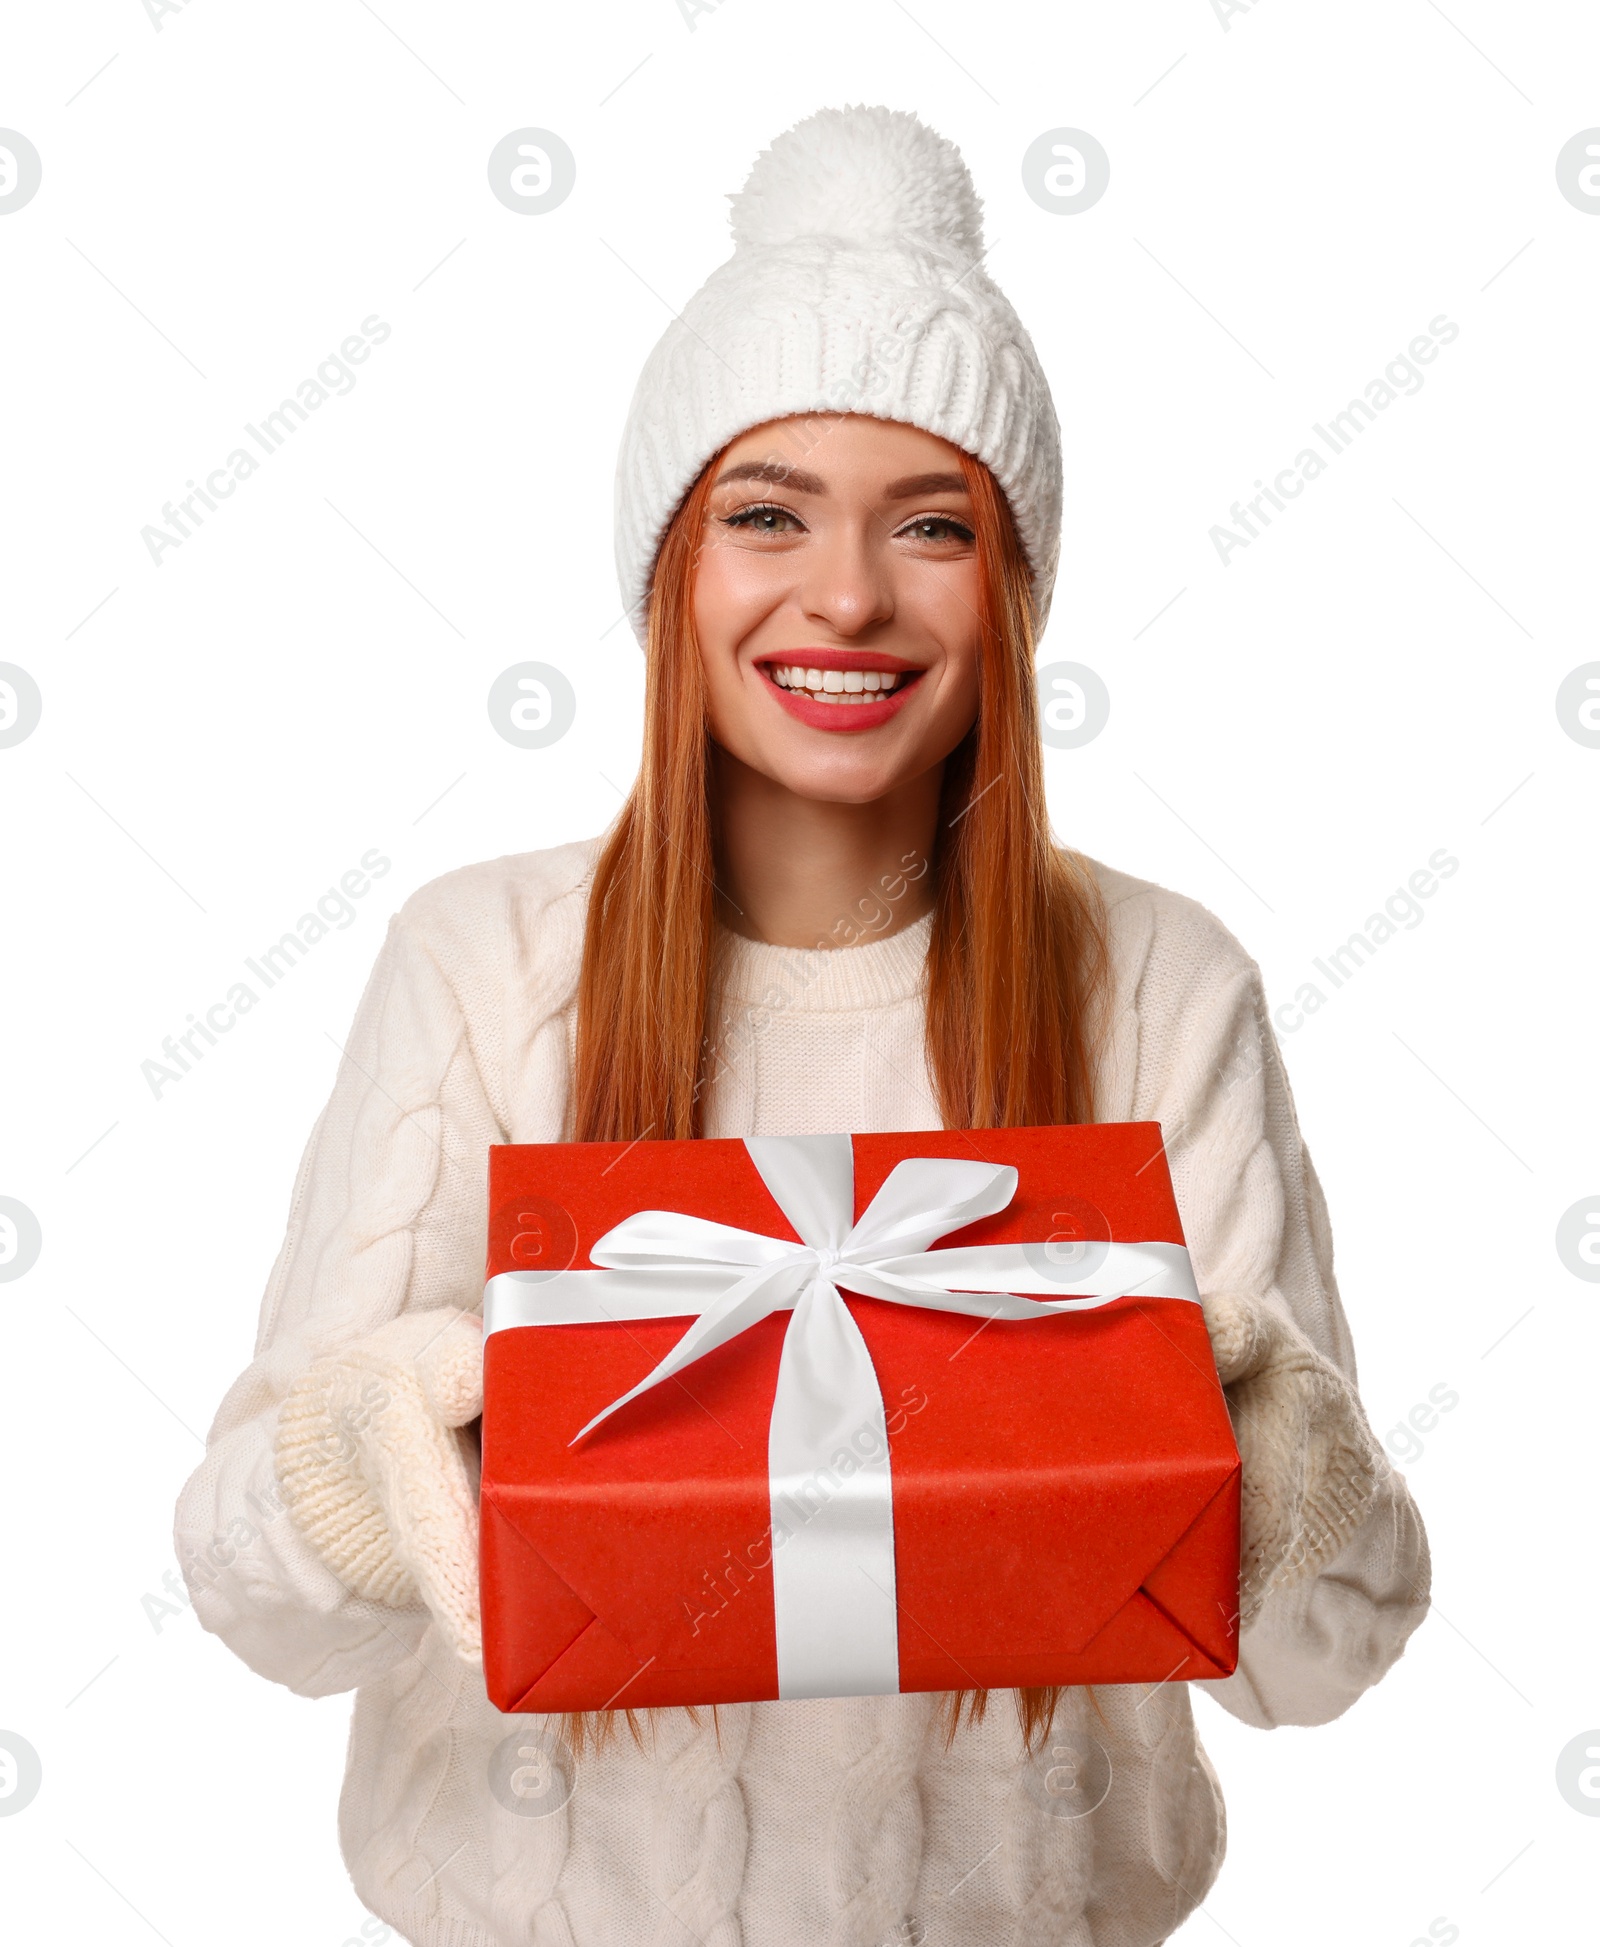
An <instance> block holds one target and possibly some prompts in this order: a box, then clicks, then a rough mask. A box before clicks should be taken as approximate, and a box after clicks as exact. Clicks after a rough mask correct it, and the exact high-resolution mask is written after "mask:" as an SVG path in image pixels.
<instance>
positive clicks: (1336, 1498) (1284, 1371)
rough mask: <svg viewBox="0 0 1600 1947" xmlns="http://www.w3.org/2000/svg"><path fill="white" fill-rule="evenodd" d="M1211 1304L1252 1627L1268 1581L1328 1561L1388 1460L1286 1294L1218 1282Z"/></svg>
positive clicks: (1243, 1588) (1242, 1606)
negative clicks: (1233, 1450)
mask: <svg viewBox="0 0 1600 1947" xmlns="http://www.w3.org/2000/svg"><path fill="white" fill-rule="evenodd" d="M1205 1315H1206V1327H1207V1329H1208V1331H1209V1332H1210V1334H1211V1349H1212V1352H1213V1354H1214V1355H1215V1357H1216V1361H1217V1376H1218V1377H1219V1378H1220V1379H1221V1381H1222V1385H1223V1394H1224V1397H1225V1398H1226V1400H1227V1402H1228V1412H1229V1414H1230V1415H1231V1417H1232V1420H1233V1432H1234V1438H1235V1439H1236V1440H1237V1441H1238V1444H1239V1458H1240V1460H1241V1462H1242V1463H1243V1493H1242V1508H1241V1533H1240V1572H1239V1621H1240V1626H1241V1628H1242V1627H1244V1626H1245V1625H1247V1624H1249V1623H1250V1622H1251V1621H1252V1620H1253V1619H1254V1617H1255V1616H1256V1614H1257V1613H1258V1611H1259V1610H1260V1608H1261V1604H1262V1602H1263V1600H1264V1599H1265V1597H1266V1594H1267V1591H1268V1590H1269V1589H1271V1588H1274V1587H1279V1586H1287V1585H1289V1584H1291V1583H1296V1582H1301V1581H1305V1580H1307V1579H1309V1578H1310V1577H1311V1576H1313V1575H1316V1574H1318V1573H1319V1572H1320V1571H1321V1570H1322V1569H1324V1568H1326V1566H1327V1565H1328V1563H1329V1562H1331V1561H1332V1560H1333V1558H1334V1556H1335V1555H1337V1554H1338V1553H1339V1551H1340V1549H1341V1548H1342V1547H1343V1546H1344V1544H1345V1542H1346V1541H1347V1540H1348V1539H1349V1538H1350V1536H1351V1535H1352V1534H1354V1532H1355V1531H1356V1529H1357V1528H1358V1527H1359V1526H1360V1525H1361V1522H1362V1520H1363V1518H1364V1517H1365V1515H1366V1513H1367V1510H1368V1509H1369V1508H1370V1507H1371V1505H1372V1501H1373V1497H1374V1496H1375V1494H1376V1493H1377V1490H1378V1486H1379V1483H1380V1481H1381V1479H1382V1477H1383V1475H1384V1474H1385V1473H1386V1472H1387V1470H1388V1464H1389V1463H1388V1461H1387V1460H1386V1459H1385V1457H1384V1453H1383V1449H1382V1448H1381V1447H1380V1446H1379V1445H1378V1442H1377V1440H1376V1439H1375V1438H1374V1437H1373V1433H1372V1429H1371V1428H1370V1427H1369V1426H1368V1425H1367V1416H1366V1414H1365V1413H1364V1412H1363V1411H1362V1408H1361V1401H1360V1399H1359V1398H1358V1397H1357V1394H1356V1390H1355V1388H1354V1387H1353V1386H1352V1385H1351V1384H1350V1381H1349V1380H1348V1379H1346V1378H1345V1376H1344V1374H1343V1373H1342V1372H1340V1371H1339V1369H1338V1367H1337V1366H1335V1365H1333V1364H1332V1362H1331V1361H1330V1360H1328V1359H1325V1358H1324V1357H1323V1355H1322V1354H1321V1353H1320V1352H1319V1351H1318V1350H1317V1349H1316V1347H1315V1346H1314V1345H1313V1344H1312V1343H1311V1341H1310V1340H1309V1339H1308V1338H1307V1337H1306V1336H1305V1334H1304V1333H1303V1332H1302V1331H1301V1330H1300V1328H1299V1327H1298V1326H1297V1325H1295V1324H1294V1322H1293V1321H1292V1320H1291V1319H1289V1318H1286V1317H1285V1316H1284V1314H1283V1313H1282V1312H1281V1311H1279V1310H1278V1309H1277V1307H1276V1306H1274V1305H1272V1304H1270V1303H1269V1302H1267V1301H1266V1300H1265V1299H1261V1298H1239V1297H1235V1296H1233V1295H1231V1294H1226V1293H1224V1294H1215V1295H1212V1296H1208V1297H1207V1298H1206V1300H1205Z"/></svg>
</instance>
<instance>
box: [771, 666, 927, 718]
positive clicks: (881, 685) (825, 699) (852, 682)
mask: <svg viewBox="0 0 1600 1947" xmlns="http://www.w3.org/2000/svg"><path fill="white" fill-rule="evenodd" d="M762 669H763V671H764V672H765V674H766V675H767V677H768V679H769V680H770V681H771V682H772V683H773V684H774V685H775V686H776V687H777V688H778V689H780V690H786V691H788V692H789V693H790V694H791V695H793V696H795V697H796V698H804V699H805V700H806V701H807V702H811V703H823V704H837V705H838V706H839V707H841V708H843V709H849V708H851V707H855V708H860V707H861V706H863V705H865V704H870V703H882V702H885V701H886V700H887V699H888V698H889V697H891V696H894V695H896V694H898V693H899V692H900V691H902V690H905V689H909V688H910V686H911V685H912V684H913V683H914V682H915V681H916V680H917V678H918V677H919V676H920V675H921V674H922V671H921V670H920V669H823V668H819V667H818V666H817V665H815V664H812V663H763V664H762Z"/></svg>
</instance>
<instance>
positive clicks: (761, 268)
mask: <svg viewBox="0 0 1600 1947" xmlns="http://www.w3.org/2000/svg"><path fill="white" fill-rule="evenodd" d="M730 200H731V202H732V205H733V212H732V226H733V239H734V251H733V255H732V256H731V257H730V258H729V259H728V261H727V262H726V263H725V264H723V265H722V266H721V267H720V268H719V269H717V270H715V271H714V272H713V273H712V274H711V276H710V277H709V278H708V279H707V280H706V282H705V283H704V284H703V285H702V286H701V288H700V289H699V290H698V291H696V292H695V294H694V295H693V296H692V297H691V298H690V299H689V300H688V302H687V303H686V304H685V305H684V307H683V310H682V312H681V314H680V315H679V316H678V317H676V318H675V319H674V320H673V322H672V323H671V324H670V325H669V326H668V327H667V330H666V332H665V334H664V335H663V337H662V338H661V340H660V342H659V343H658V344H657V346H656V348H655V350H654V351H653V352H652V353H651V354H650V357H649V359H648V360H647V362H646V364H645V367H644V371H643V372H642V374H641V375H640V378H639V383H638V387H637V389H636V391H635V393H634V397H633V404H632V407H631V409H630V411H629V414H628V423H627V427H626V430H625V431H624V433H623V437H622V448H621V451H620V453H619V455H618V458H617V522H616V546H617V574H618V577H619V579H620V582H621V586H622V599H623V603H624V605H625V607H626V608H627V611H628V613H629V615H630V617H631V618H632V621H633V626H634V631H635V633H636V634H637V635H638V637H639V640H640V641H641V642H643V641H644V638H645V598H646V595H647V592H648V589H649V585H650V574H651V569H652V566H653V564H654V562H655V558H656V551H657V548H658V547H659V545H660V541H661V536H662V533H663V532H664V530H665V528H666V525H667V522H668V521H669V520H670V519H671V517H672V514H673V511H674V509H675V508H676V507H677V505H678V503H679V501H680V500H681V499H682V498H683V496H684V494H685V493H686V492H687V491H688V489H689V487H690V486H691V485H692V484H693V482H694V480H695V478H696V476H697V475H698V473H699V472H700V469H701V468H702V467H703V466H704V465H705V463H706V461H707V460H709V459H710V458H711V457H712V455H713V454H715V453H718V452H720V451H721V449H722V448H723V447H724V446H726V445H727V444H728V442H729V441H730V440H732V439H734V438H736V437H737V436H738V435H739V434H740V433H742V432H746V431H748V430H749V429H750V427H752V426H757V425H761V424H763V423H764V422H765V421H767V420H771V419H783V418H787V417H790V416H793V415H797V414H807V413H812V414H815V413H826V412H856V413H868V414H871V415H872V416H873V417H874V418H877V419H896V420H901V421H903V422H904V423H905V424H907V425H911V426H920V427H922V428H923V429H924V430H925V431H927V432H930V433H936V434H937V435H938V436H939V437H940V438H941V439H946V440H949V442H950V443H951V445H953V446H959V447H961V448H962V449H963V450H964V451H966V452H968V453H973V454H975V455H976V456H977V457H978V458H979V459H980V460H982V461H983V462H984V463H985V464H986V465H987V466H988V467H989V469H990V471H991V472H992V473H993V474H994V476H995V478H996V480H998V481H999V483H1000V486H1001V489H1002V490H1003V491H1004V493H1005V496H1006V498H1007V500H1008V501H1009V502H1010V505H1011V510H1012V513H1013V514H1014V515H1015V517H1016V521H1017V528H1018V532H1019V533H1020V535H1021V538H1022V544H1023V547H1024V549H1025V550H1026V551H1027V556H1028V561H1029V564H1030V566H1031V568H1032V571H1033V594H1034V602H1035V606H1036V608H1037V611H1038V616H1039V622H1040V626H1041V627H1042V626H1043V622H1044V618H1045V616H1046V615H1047V614H1048V612H1049V607H1050V589H1051V584H1052V583H1053V582H1054V579H1055V572H1056V561H1057V557H1058V555H1059V553H1060V547H1061V433H1060V428H1059V426H1058V424H1057V421H1056V413H1055V407H1054V405H1053V404H1052V402H1051V398H1050V388H1049V385H1048V383H1047V382H1046V380H1045V376H1044V371H1043V368H1042V367H1041V366H1040V364H1039V360H1038V358H1037V356H1036V355H1035V353H1034V349H1033V341H1032V340H1031V339H1030V338H1029V336H1028V334H1027V332H1026V331H1024V330H1023V328H1022V324H1021V321H1020V320H1019V319H1018V317H1017V314H1016V312H1015V311H1014V310H1013V309H1012V308H1011V305H1010V303H1009V302H1008V300H1007V299H1006V297H1005V295H1004V294H1003V293H1002V292H1001V290H1000V289H999V287H998V285H996V284H995V282H994V281H993V279H992V278H991V277H990V276H989V275H988V273H987V272H986V271H985V270H984V268H983V254H984V244H983V213H982V205H981V204H980V203H979V201H978V197H977V193H976V191H975V190H974V189H973V186H972V178H971V176H970V175H969V174H968V173H967V166H966V164H965V163H964V162H963V161H962V159H961V155H960V152H959V150H957V149H956V147H955V146H954V144H953V143H950V142H948V141H946V140H945V138H944V137H943V136H941V135H937V134H935V132H934V131H933V130H932V129H931V128H928V127H927V126H926V125H925V124H924V123H922V122H920V121H918V119H917V118H916V116H915V115H909V114H906V113H905V112H904V111H902V110H897V109H888V108H867V107H859V108H825V109H823V110H821V111H820V112H819V113H817V114H815V115H811V116H808V117H807V118H806V120H805V121H803V122H800V123H798V124H797V125H796V126H795V127H794V128H791V129H789V130H788V131H787V132H786V133H785V134H783V135H780V136H779V137H778V139H777V140H776V141H775V142H774V143H773V145H772V147H771V148H770V149H768V150H766V151H765V152H764V153H763V154H762V155H761V156H760V157H758V159H757V161H756V164H755V167H754V168H753V169H752V170H751V172H750V177H749V180H748V182H747V183H746V184H745V186H744V189H743V191H742V192H741V193H740V194H739V195H737V196H734V197H732V198H731V199H730ZM802 437H804V435H803V434H802ZM780 456H781V457H784V458H787V459H789V460H792V461H795V462H796V463H799V464H803V463H804V461H803V456H802V452H801V451H800V450H795V449H791V448H789V447H784V448H781V449H780Z"/></svg>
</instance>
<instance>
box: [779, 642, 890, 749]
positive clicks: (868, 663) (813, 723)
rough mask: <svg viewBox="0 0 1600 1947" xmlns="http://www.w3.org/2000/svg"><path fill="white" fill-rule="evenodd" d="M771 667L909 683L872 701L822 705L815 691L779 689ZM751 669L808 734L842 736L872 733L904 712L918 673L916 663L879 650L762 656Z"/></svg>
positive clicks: (804, 651) (808, 651) (807, 651)
mask: <svg viewBox="0 0 1600 1947" xmlns="http://www.w3.org/2000/svg"><path fill="white" fill-rule="evenodd" d="M774 666H776V667H777V668H779V669H794V668H799V669H877V670H884V671H887V672H889V673H890V674H893V675H897V676H898V675H905V674H908V673H909V680H908V681H906V682H903V683H901V684H899V685H898V686H897V687H896V688H894V689H893V690H891V691H890V692H889V694H888V695H887V696H885V697H882V698H880V699H879V700H878V701H877V702H875V703H822V702H819V701H818V700H817V697H816V694H815V692H814V691H810V690H786V689H784V688H783V686H782V685H781V684H780V683H777V682H775V681H774V680H773V676H772V670H773V667H774ZM756 667H757V668H758V669H759V670H760V671H761V678H762V681H763V682H764V683H765V684H766V686H767V689H768V690H769V692H770V693H771V694H772V695H773V696H774V697H776V698H777V700H778V702H779V703H780V704H781V705H782V707H783V708H784V709H785V710H787V711H788V713H789V715H790V716H791V717H794V718H795V719H796V720H797V721H798V722H800V723H804V724H808V725H809V726H810V727H811V728H812V729H813V730H832V731H835V732H840V731H842V732H847V733H848V732H851V731H862V730H876V729H877V728H878V727H879V726H880V725H881V724H885V723H887V722H888V721H889V719H890V718H891V717H893V716H895V715H897V714H898V713H899V711H900V710H901V709H902V708H903V706H904V704H905V700H906V698H907V697H908V696H909V695H910V694H911V692H912V691H913V690H914V689H915V688H916V686H917V682H918V680H919V678H920V677H921V676H922V674H923V667H922V665H921V664H920V663H914V662H908V661H907V660H906V658H905V657H904V656H891V655H889V654H887V653H886V652H885V651H884V650H881V649H792V650H784V651H781V652H778V653H775V654H771V655H765V656H763V657H762V658H761V660H760V662H759V663H758V664H757V665H756Z"/></svg>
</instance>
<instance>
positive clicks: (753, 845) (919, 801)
mask: <svg viewBox="0 0 1600 1947" xmlns="http://www.w3.org/2000/svg"><path fill="white" fill-rule="evenodd" d="M943 768H944V767H943V766H942V765H935V767H934V768H933V769H932V770H931V771H925V772H924V773H923V775H922V776H921V777H918V778H912V779H911V780H910V781H909V782H908V783H906V784H903V785H901V786H900V787H899V788H898V789H897V790H895V791H893V792H891V793H890V794H889V796H888V797H885V798H877V799H874V800H873V801H872V802H871V803H869V804H835V803H831V802H828V801H827V800H824V799H819V798H803V797H800V796H799V795H798V794H797V793H795V792H793V791H790V790H788V789H787V788H786V787H785V786H784V785H782V784H779V783H777V782H776V781H775V780H774V779H772V778H769V777H765V776H763V775H762V773H761V772H759V771H754V770H751V769H750V768H749V766H748V765H745V764H741V763H740V762H739V761H738V759H737V758H734V757H730V756H729V755H728V753H727V752H726V751H724V750H722V749H720V748H719V747H718V746H716V745H713V746H712V805H713V817H714V818H715V821H716V826H717V834H716V854H717V895H718V898H717V906H718V913H719V916H720V917H721V919H722V921H723V923H724V924H725V925H726V926H728V927H730V928H731V929H732V931H734V932H735V933H740V934H743V935H744V937H745V938H746V939H751V940H764V941H766V942H767V943H768V944H769V945H772V946H790V947H818V946H822V947H843V946H854V945H856V944H857V943H858V942H860V941H862V940H868V939H877V940H881V939H887V938H888V936H889V935H890V934H891V933H898V932H900V931H901V929H902V928H904V927H907V926H910V925H912V924H913V923H914V922H915V921H917V920H919V919H920V918H921V917H922V916H923V914H924V913H926V912H927V911H928V910H929V909H930V908H931V906H932V905H933V873H932V871H931V869H930V864H931V860H932V856H933V848H934V839H935V833H936V830H937V826H938V819H939V786H940V781H941V777H942V773H943Z"/></svg>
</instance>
